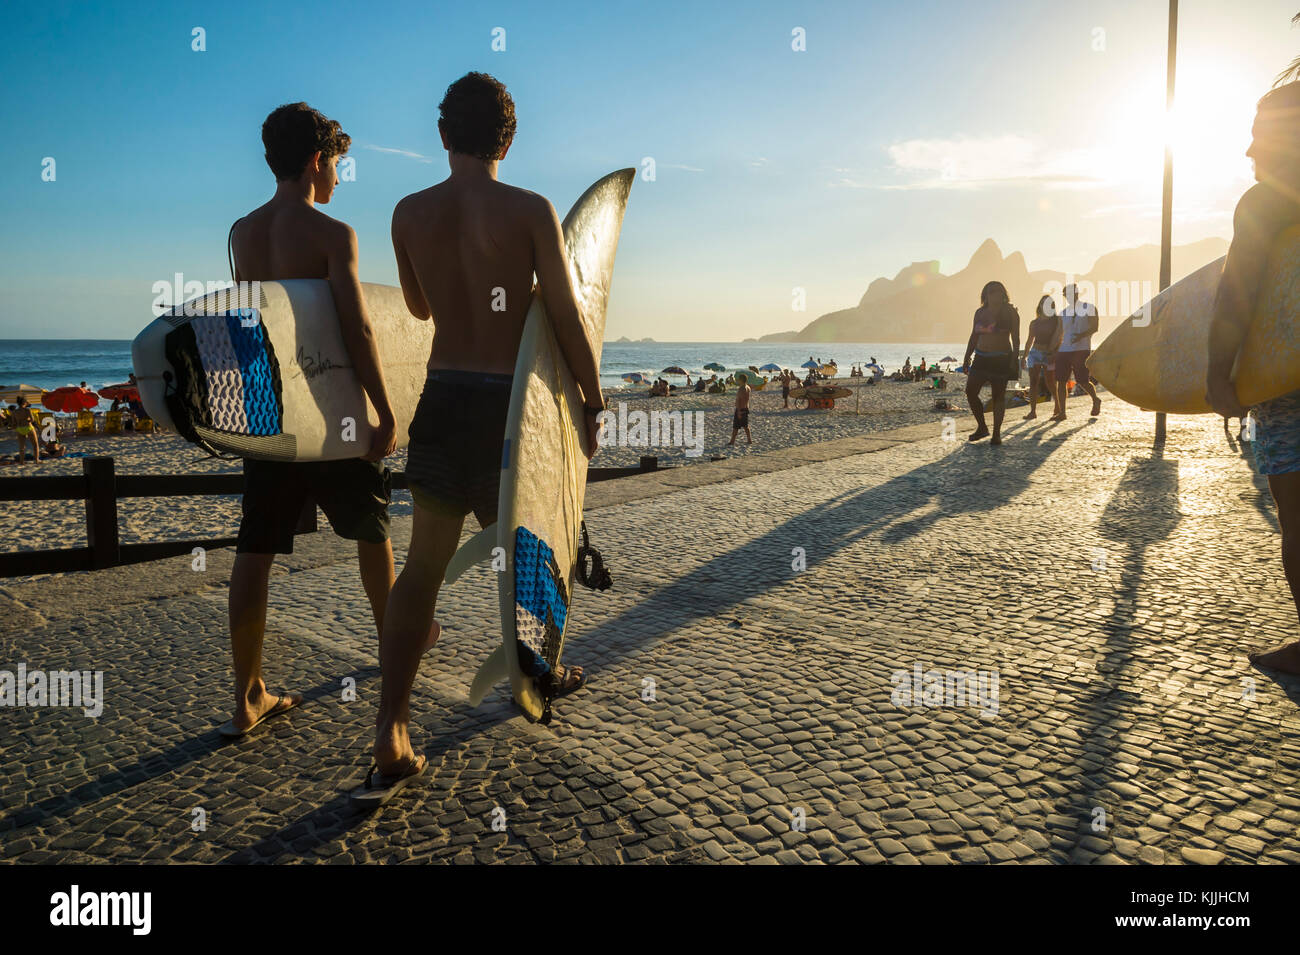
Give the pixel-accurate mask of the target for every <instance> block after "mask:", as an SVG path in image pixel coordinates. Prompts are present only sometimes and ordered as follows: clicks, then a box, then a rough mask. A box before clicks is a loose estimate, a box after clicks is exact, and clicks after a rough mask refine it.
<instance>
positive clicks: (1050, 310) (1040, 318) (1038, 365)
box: [1023, 295, 1061, 421]
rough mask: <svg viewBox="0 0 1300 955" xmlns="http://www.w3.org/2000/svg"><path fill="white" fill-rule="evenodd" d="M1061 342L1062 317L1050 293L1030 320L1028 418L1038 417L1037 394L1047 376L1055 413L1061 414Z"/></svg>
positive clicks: (1042, 300) (1028, 339)
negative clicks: (1058, 370) (1058, 354)
mask: <svg viewBox="0 0 1300 955" xmlns="http://www.w3.org/2000/svg"><path fill="white" fill-rule="evenodd" d="M1060 344H1061V319H1060V317H1059V316H1058V315H1057V314H1056V301H1055V300H1054V299H1053V298H1052V296H1050V295H1044V296H1043V297H1042V298H1040V299H1039V300H1038V307H1037V308H1035V309H1034V320H1033V321H1032V322H1030V323H1029V336H1028V337H1027V338H1026V339H1025V358H1024V362H1023V364H1024V366H1025V369H1026V370H1027V371H1028V372H1029V395H1030V398H1029V414H1027V415H1025V420H1026V421H1032V420H1034V419H1035V418H1037V417H1038V396H1039V390H1040V388H1041V387H1042V380H1043V378H1044V376H1045V377H1046V379H1047V392H1048V394H1050V395H1051V396H1052V416H1053V418H1054V419H1055V417H1056V415H1058V414H1060V413H1061V403H1060V398H1059V397H1057V394H1056V368H1055V364H1056V349H1057V348H1058V347H1059V346H1060Z"/></svg>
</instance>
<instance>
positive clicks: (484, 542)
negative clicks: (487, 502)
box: [442, 524, 497, 584]
mask: <svg viewBox="0 0 1300 955" xmlns="http://www.w3.org/2000/svg"><path fill="white" fill-rule="evenodd" d="M496 544H497V526H496V525H495V524H489V525H488V526H487V527H485V528H483V529H482V530H481V531H479V532H478V533H477V534H475V535H474V536H473V537H471V538H470V539H469V540H467V541H465V543H463V544H461V545H460V548H459V549H458V550H457V551H456V553H454V554H452V555H451V560H450V561H449V562H448V564H447V572H446V573H445V574H443V575H442V582H443V583H445V584H452V583H455V582H456V580H457V579H458V578H459V577H460V575H461V574H463V573H465V571H467V570H469V569H470V568H471V567H473V566H474V565H475V564H477V563H478V562H479V561H481V560H487V559H488V558H489V557H491V556H492V548H494V547H495V546H496Z"/></svg>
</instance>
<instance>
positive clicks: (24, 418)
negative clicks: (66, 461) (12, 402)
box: [14, 395, 41, 464]
mask: <svg viewBox="0 0 1300 955" xmlns="http://www.w3.org/2000/svg"><path fill="white" fill-rule="evenodd" d="M34 422H35V418H33V417H32V407H31V405H29V404H28V403H27V399H26V398H24V397H23V396H22V395H19V396H18V407H17V408H15V409H14V432H15V433H16V434H17V435H18V461H19V463H20V464H21V463H22V462H24V461H26V460H27V452H26V451H25V450H24V449H25V447H26V442H28V441H30V442H31V443H32V452H33V456H34V458H35V459H36V463H37V464H40V463H41V444H40V440H39V438H38V437H37V434H36V425H35V423H34Z"/></svg>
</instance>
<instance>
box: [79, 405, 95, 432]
mask: <svg viewBox="0 0 1300 955" xmlns="http://www.w3.org/2000/svg"><path fill="white" fill-rule="evenodd" d="M94 433H95V413H94V412H93V411H78V412H77V434H94Z"/></svg>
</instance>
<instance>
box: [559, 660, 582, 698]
mask: <svg viewBox="0 0 1300 955" xmlns="http://www.w3.org/2000/svg"><path fill="white" fill-rule="evenodd" d="M559 670H560V672H559V673H557V674H556V675H555V682H554V683H553V684H552V685H553V687H554V692H553V693H551V695H550V699H551V700H559V699H563V698H564V697H566V696H568V695H569V694H570V693H577V692H578V691H579V690H581V689H582V688H583V687H584V686H586V685H587V671H586V670H583V671H582V675H581V676H580V677H578V682H577V683H574V684H572V685H571V686H568V687H566V686H565V685H564V684H565V681H567V680H568V678H569V674H570V673H571V672H572V668H571V667H566V666H561V667H560V668H559Z"/></svg>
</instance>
